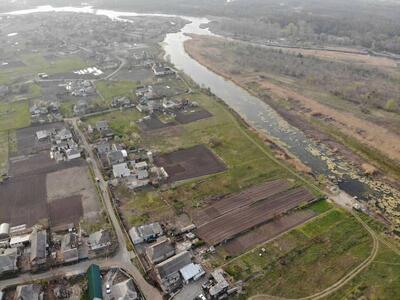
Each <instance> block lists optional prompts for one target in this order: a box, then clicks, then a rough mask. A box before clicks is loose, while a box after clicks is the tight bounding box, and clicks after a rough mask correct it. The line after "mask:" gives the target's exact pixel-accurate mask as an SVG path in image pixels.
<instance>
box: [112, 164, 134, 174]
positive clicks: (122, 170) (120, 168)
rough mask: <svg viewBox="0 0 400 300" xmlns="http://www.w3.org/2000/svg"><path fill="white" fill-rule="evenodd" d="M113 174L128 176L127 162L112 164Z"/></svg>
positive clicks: (129, 172)
mask: <svg viewBox="0 0 400 300" xmlns="http://www.w3.org/2000/svg"><path fill="white" fill-rule="evenodd" d="M113 174H114V177H128V176H129V175H130V174H131V171H130V170H129V168H128V164H127V163H121V164H117V165H113Z"/></svg>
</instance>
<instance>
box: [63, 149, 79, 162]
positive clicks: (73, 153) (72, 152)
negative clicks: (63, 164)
mask: <svg viewBox="0 0 400 300" xmlns="http://www.w3.org/2000/svg"><path fill="white" fill-rule="evenodd" d="M65 155H66V156H67V160H73V159H77V158H80V157H81V152H80V151H79V150H77V149H67V150H66V151H65Z"/></svg>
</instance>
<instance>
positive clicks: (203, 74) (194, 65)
mask: <svg viewBox="0 0 400 300" xmlns="http://www.w3.org/2000/svg"><path fill="white" fill-rule="evenodd" d="M40 12H75V13H90V14H96V15H102V16H107V17H109V18H111V19H114V20H120V21H126V22H129V20H128V19H124V17H132V16H149V17H151V16H157V17H181V18H183V19H185V20H187V21H189V22H190V23H188V24H187V25H185V26H184V27H183V28H182V30H181V31H180V32H178V33H171V34H168V35H167V36H166V38H165V40H164V42H163V43H162V46H163V48H164V50H165V53H166V55H165V56H166V59H168V60H170V61H171V63H173V64H174V65H175V66H176V68H177V69H180V70H182V71H184V72H185V73H186V74H187V75H189V76H190V77H191V78H192V79H193V80H194V81H195V82H197V83H198V84H199V85H200V86H204V87H207V88H209V89H210V90H211V92H213V93H214V94H215V95H216V96H218V97H219V98H221V99H222V100H223V101H224V102H225V103H226V104H227V105H229V106H230V107H231V108H233V109H234V110H235V111H236V112H237V113H238V114H239V115H240V116H241V117H243V118H244V119H245V120H246V121H247V122H248V123H249V124H251V125H252V126H253V127H254V128H256V129H257V130H259V131H261V132H264V133H265V134H267V135H268V136H269V137H270V138H272V139H274V140H275V142H276V143H277V144H279V145H281V146H283V147H284V148H286V149H287V150H288V151H289V152H291V153H292V154H293V155H294V156H296V157H297V158H298V159H299V160H301V161H302V162H303V163H304V164H305V165H307V166H309V167H310V168H311V169H312V170H313V172H314V174H316V175H318V174H324V175H326V176H328V177H329V178H330V179H332V180H333V181H336V180H338V179H339V180H338V181H340V178H342V177H343V174H347V176H348V175H349V174H352V175H351V176H350V177H349V178H350V179H351V183H352V184H356V185H357V186H360V185H365V184H366V180H365V179H364V178H362V177H360V175H359V174H357V170H355V169H354V168H353V167H352V166H351V165H348V164H346V163H344V160H342V159H341V158H340V157H338V156H337V155H336V154H335V153H333V152H331V151H330V150H329V149H328V148H327V147H325V146H324V145H323V144H320V143H316V142H315V141H313V140H311V139H309V138H308V137H307V136H305V134H304V133H303V132H302V131H300V130H299V129H297V128H295V127H293V126H291V125H290V124H288V123H287V122H286V121H285V120H284V119H283V118H282V117H280V116H279V115H278V114H277V113H276V112H275V111H274V110H273V109H272V108H271V107H270V106H269V105H267V104H266V103H264V102H262V101H261V100H260V99H258V98H256V97H254V96H252V95H250V94H249V93H248V92H247V91H245V90H244V89H242V88H240V87H238V86H237V85H235V84H234V83H232V82H231V81H228V80H225V79H224V78H223V77H221V76H219V75H217V74H215V73H213V72H212V71H210V70H208V69H207V68H205V67H204V66H202V65H200V64H199V63H198V62H197V61H195V60H194V59H192V58H191V57H190V56H189V55H188V54H187V53H186V52H185V50H184V42H185V41H186V40H188V39H190V37H188V36H187V34H201V35H213V34H212V33H211V32H210V31H209V30H208V29H207V28H204V27H205V26H207V23H208V22H209V20H207V19H206V18H196V17H186V16H176V15H165V14H139V13H134V12H118V11H113V10H103V9H93V8H91V7H61V8H55V7H52V6H41V7H38V8H36V9H29V10H22V11H14V12H10V13H9V14H11V15H24V14H30V13H40ZM354 182H357V183H354ZM351 191H352V192H353V193H352V194H353V195H354V196H358V197H360V198H363V196H364V195H365V190H364V189H351ZM358 191H362V192H360V193H359V192H358Z"/></svg>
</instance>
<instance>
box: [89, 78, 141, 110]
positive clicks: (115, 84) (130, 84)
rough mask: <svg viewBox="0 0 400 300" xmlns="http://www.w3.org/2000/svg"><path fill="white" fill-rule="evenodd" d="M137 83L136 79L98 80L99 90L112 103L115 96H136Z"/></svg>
mask: <svg viewBox="0 0 400 300" xmlns="http://www.w3.org/2000/svg"><path fill="white" fill-rule="evenodd" d="M136 87H137V84H136V82H134V81H104V80H103V81H98V82H96V88H97V91H98V92H99V93H100V94H101V95H102V96H103V97H104V99H105V101H106V102H107V103H108V104H111V102H112V100H113V98H114V97H122V96H127V97H129V98H131V99H132V98H133V97H135V94H134V91H135V90H136Z"/></svg>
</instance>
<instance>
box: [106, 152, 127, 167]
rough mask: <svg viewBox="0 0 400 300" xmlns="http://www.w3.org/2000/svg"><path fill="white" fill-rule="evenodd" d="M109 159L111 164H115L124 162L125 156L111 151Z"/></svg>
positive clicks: (108, 155)
mask: <svg viewBox="0 0 400 300" xmlns="http://www.w3.org/2000/svg"><path fill="white" fill-rule="evenodd" d="M107 157H108V159H109V161H110V163H111V164H115V163H118V162H121V161H123V160H124V155H123V154H122V152H121V151H119V150H118V151H111V152H109V153H108V154H107Z"/></svg>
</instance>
